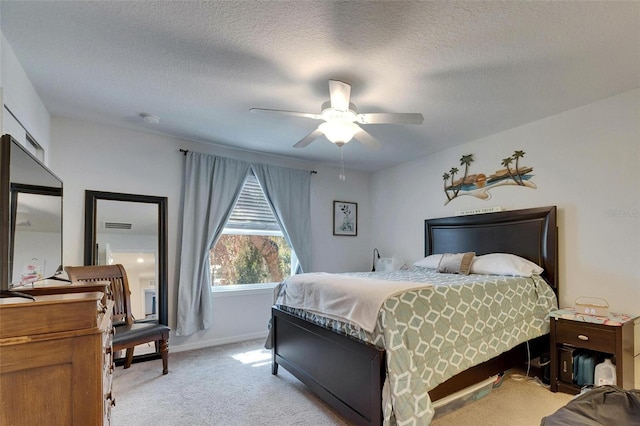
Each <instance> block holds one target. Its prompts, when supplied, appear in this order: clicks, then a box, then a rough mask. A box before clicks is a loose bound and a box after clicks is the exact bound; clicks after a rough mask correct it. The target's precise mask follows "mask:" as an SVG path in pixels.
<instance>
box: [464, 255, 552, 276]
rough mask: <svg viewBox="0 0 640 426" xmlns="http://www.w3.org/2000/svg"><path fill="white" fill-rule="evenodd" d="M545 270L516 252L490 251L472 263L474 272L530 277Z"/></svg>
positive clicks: (472, 271)
mask: <svg viewBox="0 0 640 426" xmlns="http://www.w3.org/2000/svg"><path fill="white" fill-rule="evenodd" d="M543 271H544V269H543V268H541V267H540V266H539V265H536V264H535V263H533V262H531V261H529V260H527V259H523V258H522V257H520V256H516V255H515V254H508V253H490V254H485V255H483V256H477V257H476V258H475V259H473V262H472V263H471V273H472V274H489V275H509V276H514V277H530V276H531V275H534V274H536V275H539V274H541V273H542V272H543Z"/></svg>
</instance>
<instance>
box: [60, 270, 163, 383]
mask: <svg viewBox="0 0 640 426" xmlns="http://www.w3.org/2000/svg"><path fill="white" fill-rule="evenodd" d="M64 269H65V271H67V274H68V275H69V279H70V280H71V281H72V282H76V281H110V282H111V296H110V297H111V298H112V299H113V300H114V302H115V303H114V307H113V316H112V318H113V326H114V330H115V335H114V336H113V341H112V346H113V349H112V350H113V351H114V352H117V351H121V350H124V349H126V351H127V353H126V357H125V361H124V368H129V367H130V366H131V362H132V361H133V348H134V347H135V346H137V345H141V344H144V343H149V342H154V343H155V345H156V350H157V349H159V350H160V356H161V357H162V374H167V373H168V372H169V368H168V361H169V359H168V358H169V343H168V342H169V331H171V330H170V328H169V327H167V326H166V325H163V324H158V323H155V322H142V321H135V319H134V318H133V315H132V314H131V298H130V294H131V291H130V290H129V281H128V280H127V274H126V272H125V270H124V267H123V266H122V265H100V266H67V267H65V268H64Z"/></svg>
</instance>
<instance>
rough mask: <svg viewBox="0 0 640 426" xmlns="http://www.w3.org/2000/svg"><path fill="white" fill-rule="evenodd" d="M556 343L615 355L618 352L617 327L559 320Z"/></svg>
mask: <svg viewBox="0 0 640 426" xmlns="http://www.w3.org/2000/svg"><path fill="white" fill-rule="evenodd" d="M556 341H557V342H561V343H563V344H566V345H573V346H576V347H579V348H584V349H591V350H594V351H599V352H606V353H610V354H613V353H615V351H616V327H610V326H603V327H598V326H596V325H591V324H586V323H582V322H575V321H563V320H557V323H556Z"/></svg>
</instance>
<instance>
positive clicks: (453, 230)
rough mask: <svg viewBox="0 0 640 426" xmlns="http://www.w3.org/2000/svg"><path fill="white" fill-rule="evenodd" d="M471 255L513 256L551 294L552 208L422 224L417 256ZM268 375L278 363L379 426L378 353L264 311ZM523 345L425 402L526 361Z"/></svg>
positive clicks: (543, 346)
mask: <svg viewBox="0 0 640 426" xmlns="http://www.w3.org/2000/svg"><path fill="white" fill-rule="evenodd" d="M467 251H474V252H476V255H482V254H487V253H513V254H517V255H518V256H521V257H524V258H526V259H529V260H531V261H533V262H535V263H537V264H539V265H541V266H543V267H544V269H545V272H544V275H543V277H544V278H545V280H546V281H547V282H548V283H549V284H550V285H551V287H553V289H554V290H555V292H556V295H557V294H558V259H557V254H558V233H557V223H556V207H555V206H552V207H540V208H532V209H525V210H514V211H506V212H498V213H488V214H481V215H471V216H456V217H448V218H439V219H428V220H426V221H425V253H424V254H425V256H427V255H430V254H433V253H460V252H467ZM272 337H273V351H272V374H274V375H275V374H277V373H278V366H279V365H282V366H283V367H284V368H285V369H286V370H287V371H289V372H290V373H291V374H293V375H294V376H295V377H297V378H298V379H299V380H300V381H301V382H303V383H305V384H306V385H307V386H308V387H309V388H310V389H311V390H312V391H313V392H314V393H315V394H316V395H318V396H319V397H320V398H321V399H323V400H324V401H325V402H326V403H328V404H329V405H330V406H331V407H333V408H334V409H335V410H336V411H338V412H339V413H340V414H341V415H342V416H343V417H345V418H346V419H348V420H349V421H351V422H353V423H355V424H358V425H380V424H382V385H383V383H384V379H385V372H386V367H385V352H384V350H382V349H379V348H377V347H375V346H373V345H371V344H368V343H365V342H362V341H360V340H357V339H354V338H352V337H349V336H344V335H341V334H338V333H335V332H333V331H331V330H328V329H325V328H323V327H320V326H318V325H316V324H313V323H310V322H308V321H305V320H303V319H301V318H299V317H297V316H295V315H292V314H290V313H287V312H285V311H283V310H280V309H278V308H277V307H275V306H274V307H273V308H272ZM529 343H530V351H531V353H530V356H531V357H535V356H536V355H537V354H539V353H541V352H543V351H545V350H546V351H548V348H549V343H548V335H546V336H542V337H540V338H537V339H534V340H532V341H530V342H529ZM527 357H528V354H527V349H526V345H525V344H522V345H519V346H517V347H515V348H513V349H512V350H510V351H508V352H505V353H503V354H501V355H498V356H497V357H495V358H493V359H491V360H489V361H487V362H484V363H482V364H479V365H477V366H475V367H471V368H470V369H468V370H465V371H463V372H461V373H459V374H458V375H456V376H454V377H452V378H451V379H449V380H447V381H446V382H444V383H442V384H440V385H438V386H437V387H435V388H434V389H432V390H431V391H429V395H430V397H431V399H432V400H433V401H436V400H438V399H440V398H443V397H444V396H447V395H450V394H452V393H453V392H456V391H458V390H461V389H464V388H466V387H468V386H471V385H473V384H475V383H477V382H480V381H482V380H485V379H486V378H488V377H490V376H493V375H495V374H498V373H501V372H503V371H506V370H508V369H509V368H512V367H514V366H518V365H522V364H523V363H525V362H526V361H527Z"/></svg>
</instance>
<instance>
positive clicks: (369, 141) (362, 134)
mask: <svg viewBox="0 0 640 426" xmlns="http://www.w3.org/2000/svg"><path fill="white" fill-rule="evenodd" d="M353 137H354V138H356V139H357V140H358V141H359V142H361V143H362V144H363V145H364V146H366V147H367V148H369V149H380V146H382V144H381V143H380V141H379V140H378V139H376V138H374V137H373V136H371V135H370V134H369V133H368V132H367V131H366V130H364V129H362V128H360V130H358V131H357V132H356V133H355V135H353Z"/></svg>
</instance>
